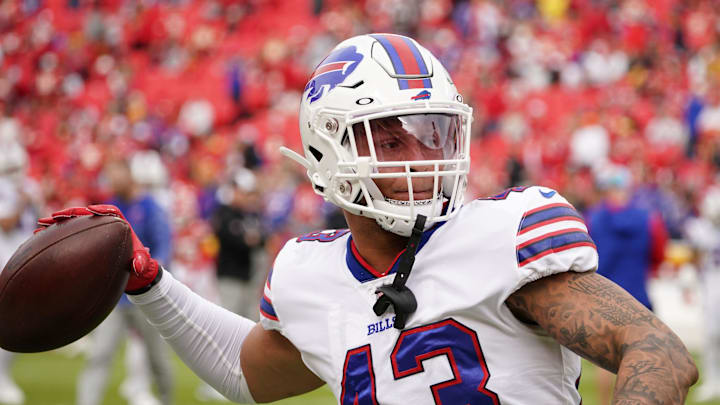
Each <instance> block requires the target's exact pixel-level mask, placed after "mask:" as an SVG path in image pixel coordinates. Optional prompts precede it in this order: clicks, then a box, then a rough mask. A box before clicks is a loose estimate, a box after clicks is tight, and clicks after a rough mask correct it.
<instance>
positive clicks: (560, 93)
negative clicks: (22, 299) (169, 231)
mask: <svg viewBox="0 0 720 405" xmlns="http://www.w3.org/2000/svg"><path fill="white" fill-rule="evenodd" d="M0 4H1V5H0V109H1V110H2V113H3V117H2V118H1V121H0V143H2V144H12V143H14V142H19V143H20V144H22V146H23V147H24V148H25V149H26V150H27V153H28V155H27V156H28V164H27V168H28V175H29V176H30V177H31V178H32V179H34V180H36V181H37V182H38V183H39V185H40V189H41V190H42V193H43V195H42V200H44V201H45V202H46V204H47V206H46V209H45V211H46V212H49V211H51V210H53V209H55V208H59V207H65V206H69V205H84V204H86V203H88V202H96V201H104V200H107V198H108V190H107V188H108V187H107V184H106V183H107V182H106V181H104V179H103V176H102V168H103V166H104V164H105V163H107V162H108V161H111V160H113V159H119V158H134V159H135V168H134V169H135V170H134V172H135V173H136V175H137V176H138V180H139V181H140V182H143V183H145V184H146V185H148V186H150V187H152V188H155V189H156V190H157V191H158V192H159V193H161V194H163V197H162V201H163V203H164V204H165V206H166V208H168V209H169V210H170V211H171V212H172V213H173V218H172V219H173V229H174V232H175V234H176V235H177V237H178V238H179V239H178V241H179V242H178V244H182V241H183V240H185V239H187V240H189V241H190V242H188V243H186V244H185V245H186V246H187V247H188V248H187V249H177V250H176V251H177V252H178V254H179V255H183V256H185V257H180V258H179V259H183V260H190V261H193V260H202V259H203V258H205V259H211V258H212V257H213V255H214V254H215V252H214V249H215V248H214V247H213V246H215V245H214V244H213V242H212V240H208V239H207V238H206V237H207V236H209V235H211V234H212V232H211V229H210V228H209V227H207V226H206V225H207V220H208V219H209V218H210V215H211V213H212V211H213V210H214V208H215V207H216V206H217V204H218V202H220V200H221V199H222V198H223V196H224V195H225V196H227V195H228V193H227V192H225V193H223V189H224V188H226V187H228V186H231V185H232V183H233V178H234V177H236V172H237V170H238V169H241V168H247V169H250V170H252V171H253V173H254V174H255V175H256V176H257V177H258V181H257V187H258V188H259V190H258V191H259V193H260V194H261V197H260V200H261V201H262V202H263V203H262V204H261V206H262V207H263V213H262V214H263V217H264V218H265V221H264V224H265V227H266V228H267V230H268V233H269V234H270V235H276V234H279V235H282V237H280V239H283V238H284V237H285V236H287V235H291V234H296V233H298V232H302V231H305V230H311V229H317V228H322V227H324V226H325V224H326V223H327V222H328V220H329V219H328V217H329V216H330V222H331V224H332V223H333V222H335V221H333V220H332V218H333V214H334V213H333V210H331V209H327V207H324V204H323V202H322V201H321V200H320V199H319V198H318V197H316V196H315V195H314V194H313V193H312V191H311V189H310V188H309V186H308V185H307V184H306V183H304V182H303V181H302V177H303V173H302V172H301V170H299V168H297V167H293V165H292V164H288V163H286V162H284V161H282V160H281V159H280V158H279V154H278V152H277V147H278V146H279V145H287V146H289V147H291V148H294V149H296V150H299V149H300V137H299V131H298V128H297V109H298V105H299V98H300V96H301V92H302V91H303V87H304V85H305V82H306V80H307V78H308V77H309V74H310V72H311V71H312V70H313V68H314V66H316V64H317V63H318V62H319V59H320V58H321V57H322V55H324V54H325V53H326V52H327V51H328V50H329V49H330V48H331V47H332V46H334V45H335V44H336V43H337V42H339V41H340V40H342V39H344V38H346V37H349V36H351V35H354V34H359V33H363V32H370V31H375V32H395V33H401V34H407V35H410V36H413V37H415V38H417V39H418V40H419V42H420V43H422V44H424V45H425V46H426V47H428V48H429V49H431V50H432V51H433V52H434V53H435V54H436V55H438V57H439V58H440V59H441V60H442V62H443V63H444V64H445V66H447V67H448V69H449V70H450V71H451V74H452V75H453V77H454V78H455V80H456V84H457V86H458V88H459V90H460V92H461V93H462V94H463V95H464V96H465V99H466V101H467V102H469V103H470V104H471V105H472V106H473V107H474V109H475V123H474V133H473V151H472V152H473V153H472V157H473V170H472V175H471V185H470V191H469V194H468V197H469V198H472V197H475V196H483V195H489V194H493V193H495V192H497V191H498V190H502V189H503V188H505V187H506V186H508V185H521V184H524V183H529V184H541V185H545V186H549V187H553V188H556V189H558V190H559V191H560V192H561V193H562V194H564V195H565V196H567V197H568V198H569V199H570V200H571V202H573V203H574V204H575V205H576V207H578V209H580V210H584V209H585V208H587V207H589V206H591V205H593V204H594V203H595V202H597V200H598V198H599V195H598V193H597V178H598V171H599V169H598V168H599V167H602V166H603V165H604V164H605V163H608V162H610V163H614V164H622V165H625V166H627V167H629V168H630V170H631V171H632V174H633V179H634V184H635V185H636V187H637V188H638V189H639V190H638V192H639V193H641V194H642V195H643V197H647V196H652V198H651V199H649V200H648V201H651V203H652V204H653V205H655V208H657V209H659V210H660V211H661V213H662V216H663V219H664V220H665V222H666V224H667V226H668V228H669V231H670V235H671V236H672V237H679V236H680V235H681V233H682V231H681V226H682V222H683V220H684V219H685V218H686V217H687V216H689V215H690V214H691V213H692V212H693V209H694V207H695V206H696V203H697V199H698V198H699V196H701V195H702V193H703V192H704V191H705V189H706V188H707V186H708V185H710V184H712V183H713V182H714V180H715V170H716V167H717V164H718V163H720V153H718V151H717V150H716V149H717V148H716V144H717V143H718V142H717V140H718V139H720V138H719V137H718V134H719V133H720V92H719V91H718V90H719V89H720V52H719V49H718V43H719V42H718V38H717V37H718V29H719V27H718V24H717V20H718V11H717V10H718V8H717V7H716V6H717V2H715V1H711V0H691V1H678V0H657V1H649V0H623V1H619V0H615V1H612V0H512V1H502V2H501V1H493V0H466V1H450V0H417V1H399V0H383V1H380V0H364V1H341V0H297V1H280V0H248V1H243V2H236V1H228V0H216V1H195V2H193V1H184V0H174V1H170V0H168V1H152V0H147V1H140V0H138V1H124V0H113V1H83V0H54V1H31V0H25V1H20V0H18V1H3V2H1V3H0ZM11 149H12V148H10V147H2V146H0V150H2V152H0V157H1V158H2V161H1V162H2V163H0V165H2V164H5V165H7V164H12V160H13V158H14V157H13V156H12V153H11ZM5 155H9V156H5ZM17 159H18V158H16V160H17ZM197 242H201V243H197ZM269 242H270V243H271V244H273V243H274V242H273V240H272V238H271V239H270V241H269ZM277 243H280V242H277ZM191 246H196V247H198V246H199V248H191ZM190 251H193V252H190ZM192 253H194V254H192Z"/></svg>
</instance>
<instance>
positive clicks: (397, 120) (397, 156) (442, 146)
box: [353, 114, 459, 200]
mask: <svg viewBox="0 0 720 405" xmlns="http://www.w3.org/2000/svg"><path fill="white" fill-rule="evenodd" d="M369 126H370V132H371V134H372V148H371V146H370V140H369V139H368V136H367V134H366V131H365V124H364V123H357V124H355V125H353V133H354V135H355V144H356V147H357V152H358V156H372V155H373V152H374V155H375V157H376V158H377V161H378V162H422V164H414V165H411V166H410V171H411V172H421V171H431V170H434V169H435V164H434V163H432V161H439V160H443V159H454V158H455V155H456V153H457V152H456V151H457V139H458V131H459V119H458V118H457V117H454V116H450V115H446V114H416V115H405V116H400V117H387V118H380V119H375V120H372V121H370V122H369ZM425 163H427V164H425ZM405 170H406V168H405V167H404V165H396V166H392V167H381V168H379V169H378V171H379V172H380V173H399V172H404V171H405ZM374 181H375V184H377V186H378V187H379V188H380V191H382V193H383V195H385V197H388V198H391V199H394V200H409V199H410V198H409V190H408V183H407V179H406V178H405V177H404V176H402V177H401V176H398V177H395V178H381V179H380V178H376V179H374ZM433 186H434V178H433V177H432V176H429V177H413V180H412V187H413V198H414V199H415V200H427V199H431V198H432V197H433Z"/></svg>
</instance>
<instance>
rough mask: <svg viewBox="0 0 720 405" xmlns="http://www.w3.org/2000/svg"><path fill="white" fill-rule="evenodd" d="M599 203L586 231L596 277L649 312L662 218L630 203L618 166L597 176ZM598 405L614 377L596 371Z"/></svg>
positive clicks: (606, 398)
mask: <svg viewBox="0 0 720 405" xmlns="http://www.w3.org/2000/svg"><path fill="white" fill-rule="evenodd" d="M597 186H598V188H599V189H600V191H602V192H603V194H604V198H603V200H602V201H601V202H600V203H599V204H598V205H596V206H594V207H592V208H591V209H590V210H589V211H588V213H587V221H586V223H587V227H588V231H589V233H590V236H591V237H592V239H593V240H594V241H595V245H596V246H597V250H598V256H599V266H598V271H597V272H598V273H599V274H601V275H603V276H605V277H607V278H609V279H610V280H612V281H614V282H615V283H616V284H618V285H619V286H620V287H622V288H624V289H625V290H626V291H627V292H629V293H630V294H631V295H632V296H633V297H635V299H637V300H638V301H639V302H640V303H642V304H643V305H645V306H646V307H647V308H648V309H650V310H652V303H651V302H650V297H649V296H648V290H647V280H648V278H649V276H650V274H651V273H652V272H653V271H654V269H655V268H656V267H657V265H659V264H660V263H661V262H662V260H663V257H664V252H665V244H666V242H667V230H666V227H665V225H664V223H663V221H662V218H661V216H660V215H659V214H658V213H657V212H654V211H651V210H649V209H647V208H645V207H643V206H640V205H638V204H636V203H634V202H633V199H632V175H631V173H630V171H629V170H628V169H627V168H626V167H624V166H619V165H610V166H608V167H607V168H606V169H604V170H601V171H599V172H598V176H597ZM596 375H597V378H596V380H597V386H598V393H599V395H600V396H601V398H600V399H601V401H600V403H609V402H610V396H611V393H612V390H611V386H612V379H613V375H612V374H610V373H609V372H607V371H605V370H603V369H601V368H598V369H597V373H596Z"/></svg>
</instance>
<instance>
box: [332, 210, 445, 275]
mask: <svg viewBox="0 0 720 405" xmlns="http://www.w3.org/2000/svg"><path fill="white" fill-rule="evenodd" d="M445 222H447V221H443V222H438V223H437V224H435V225H433V227H432V228H430V229H428V230H427V231H425V232H423V235H422V237H421V238H420V244H419V245H418V250H417V251H418V252H420V249H422V248H423V246H425V244H426V243H427V242H428V241H429V240H430V237H431V236H432V234H433V233H435V231H437V230H438V229H439V228H440V227H441V226H443V225H445ZM403 252H405V249H403V250H401V251H400V253H398V255H397V256H396V257H395V260H393V263H392V265H391V266H390V268H388V269H385V271H379V270H377V269H375V268H373V267H372V266H371V265H370V263H368V262H366V261H365V259H363V258H362V256H360V253H358V251H357V248H356V247H355V242H353V238H352V234H350V237H349V238H348V241H347V249H346V254H345V262H346V263H347V266H348V269H350V273H352V275H353V277H355V279H356V280H357V281H359V282H361V283H365V282H368V281H372V280H375V279H378V278H380V277H385V276H387V275H389V274H393V273H395V272H397V269H398V267H399V266H400V256H402V254H403Z"/></svg>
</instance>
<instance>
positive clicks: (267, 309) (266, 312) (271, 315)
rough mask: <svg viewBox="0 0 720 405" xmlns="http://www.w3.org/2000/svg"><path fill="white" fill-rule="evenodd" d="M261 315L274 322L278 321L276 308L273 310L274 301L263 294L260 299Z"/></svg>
mask: <svg viewBox="0 0 720 405" xmlns="http://www.w3.org/2000/svg"><path fill="white" fill-rule="evenodd" d="M260 313H261V314H262V315H263V316H264V317H266V318H268V319H272V320H273V321H277V320H278V317H277V313H276V312H275V308H273V305H272V301H271V300H270V298H268V296H267V295H265V294H263V296H262V299H260Z"/></svg>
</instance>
